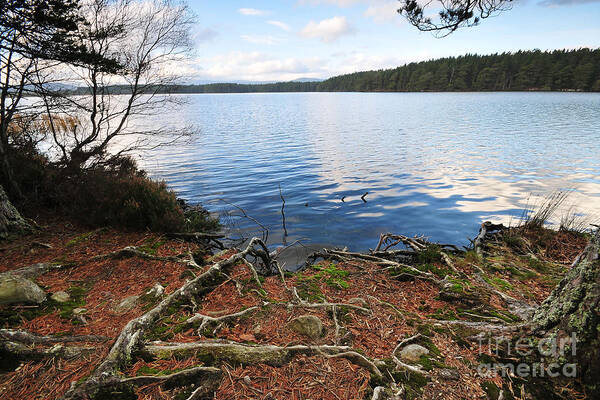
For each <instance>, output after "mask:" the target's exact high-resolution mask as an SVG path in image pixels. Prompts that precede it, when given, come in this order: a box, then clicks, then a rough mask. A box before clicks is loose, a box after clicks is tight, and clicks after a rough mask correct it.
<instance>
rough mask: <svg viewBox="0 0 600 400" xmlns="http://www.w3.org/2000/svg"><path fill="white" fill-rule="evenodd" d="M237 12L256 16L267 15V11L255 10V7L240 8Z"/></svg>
mask: <svg viewBox="0 0 600 400" xmlns="http://www.w3.org/2000/svg"><path fill="white" fill-rule="evenodd" d="M238 12H239V13H240V14H242V15H252V16H257V15H267V14H269V12H268V11H265V10H257V9H256V8H240V9H239V10H238Z"/></svg>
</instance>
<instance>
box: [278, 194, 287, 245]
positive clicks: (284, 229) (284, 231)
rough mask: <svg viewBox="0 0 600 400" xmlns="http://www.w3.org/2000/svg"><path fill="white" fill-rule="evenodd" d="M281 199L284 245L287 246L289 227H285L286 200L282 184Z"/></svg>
mask: <svg viewBox="0 0 600 400" xmlns="http://www.w3.org/2000/svg"><path fill="white" fill-rule="evenodd" d="M279 197H281V220H282V224H283V244H284V245H285V244H286V239H285V238H286V237H287V235H288V231H287V227H286V226H285V212H284V209H285V199H284V198H283V193H282V192H281V184H280V185H279Z"/></svg>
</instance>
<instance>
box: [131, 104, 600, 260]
mask: <svg viewBox="0 0 600 400" xmlns="http://www.w3.org/2000/svg"><path fill="white" fill-rule="evenodd" d="M182 98H185V99H186V100H187V104H185V105H182V106H178V107H176V108H174V109H172V110H170V111H168V112H167V111H165V112H161V115H160V119H161V123H168V124H172V125H173V126H184V125H186V124H190V123H192V124H194V125H195V126H196V127H197V128H198V130H199V133H198V135H196V136H195V138H194V139H193V140H192V141H191V142H190V143H187V144H185V145H178V146H176V147H169V148H162V149H160V150H159V151H155V152H153V153H152V154H148V155H146V156H145V157H144V159H143V161H142V165H143V167H145V168H146V169H147V170H148V171H149V173H150V174H151V175H152V176H154V177H158V178H162V179H165V180H166V181H167V182H168V183H169V185H170V186H171V187H172V188H173V189H175V190H176V191H177V192H178V193H179V194H180V195H181V197H183V198H185V199H187V200H190V201H192V202H200V203H202V204H203V205H205V206H206V207H207V208H208V209H209V210H211V211H214V212H219V213H220V214H221V215H222V216H223V222H224V223H226V225H228V226H229V228H230V234H231V235H232V236H236V235H239V234H240V232H241V231H244V234H245V235H246V236H248V235H251V234H252V233H253V232H260V231H259V230H257V229H256V225H255V224H254V223H253V222H251V221H249V220H247V219H244V218H239V217H236V215H239V214H240V212H239V211H238V210H237V209H236V208H235V207H233V206H232V205H230V204H228V203H227V202H229V203H234V204H236V205H237V206H239V207H242V208H243V209H244V210H245V211H246V212H247V213H248V215H250V216H252V217H253V218H255V219H256V220H258V221H260V222H261V223H262V224H264V225H266V226H268V227H269V230H270V234H269V241H270V244H272V245H281V244H283V243H284V242H287V243H291V242H293V241H295V240H297V239H303V242H304V243H315V244H329V245H342V246H348V247H349V248H350V249H352V250H366V249H368V248H369V247H371V248H372V247H374V246H375V245H376V243H377V240H378V237H379V234H380V233H382V232H395V233H402V234H406V235H414V234H424V235H426V236H428V237H430V238H431V239H432V240H435V241H444V242H452V243H457V244H467V243H468V240H467V239H466V238H467V237H473V236H474V235H475V234H476V233H477V231H478V224H479V223H480V222H482V221H483V220H494V221H504V222H510V220H511V219H512V221H513V222H514V221H515V219H516V218H517V217H519V216H520V215H521V212H522V210H523V208H524V207H525V206H526V204H527V203H528V202H529V203H535V202H536V201H537V200H535V198H533V197H532V198H531V199H529V198H530V196H531V195H532V194H533V195H545V194H548V193H551V192H552V191H554V190H556V189H572V190H573V191H574V192H573V194H572V196H571V197H570V202H571V203H576V205H577V206H578V207H579V209H580V210H581V211H582V212H584V213H585V214H587V215H600V94H597V93H596V94H594V93H281V94H279V93H278V94H216V95H209V94H206V95H205V94H202V95H189V96H182ZM279 185H281V190H282V193H283V196H284V198H285V201H286V204H285V217H286V226H287V231H288V234H289V235H288V236H287V237H286V238H284V235H283V230H282V218H281V198H280V195H279ZM365 192H369V194H368V195H367V196H366V197H365V199H366V200H367V202H366V203H365V202H363V201H362V200H361V198H360V197H361V195H363V194H364V193H365ZM344 196H345V202H342V201H341V200H340V199H341V198H342V197H344ZM528 199H529V200H528Z"/></svg>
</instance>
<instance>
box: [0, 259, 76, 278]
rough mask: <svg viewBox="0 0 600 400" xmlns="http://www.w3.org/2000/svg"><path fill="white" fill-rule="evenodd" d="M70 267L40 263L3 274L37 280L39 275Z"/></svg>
mask: <svg viewBox="0 0 600 400" xmlns="http://www.w3.org/2000/svg"><path fill="white" fill-rule="evenodd" d="M71 267H72V265H57V264H50V263H40V264H33V265H29V266H27V267H23V268H18V269H14V270H11V271H9V272H4V273H5V274H12V275H17V276H22V277H23V278H27V279H32V278H37V277H38V276H40V275H44V274H46V273H48V272H50V271H59V270H61V269H66V268H71Z"/></svg>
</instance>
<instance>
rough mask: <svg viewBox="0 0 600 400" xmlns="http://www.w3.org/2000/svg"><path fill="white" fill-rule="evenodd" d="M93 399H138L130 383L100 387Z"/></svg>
mask: <svg viewBox="0 0 600 400" xmlns="http://www.w3.org/2000/svg"><path fill="white" fill-rule="evenodd" d="M91 398H92V400H137V398H138V397H137V395H136V394H135V390H134V389H133V387H132V386H130V385H117V386H106V387H104V386H103V387H102V388H101V389H99V390H98V391H97V392H96V393H95V394H94V395H93V396H91Z"/></svg>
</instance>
